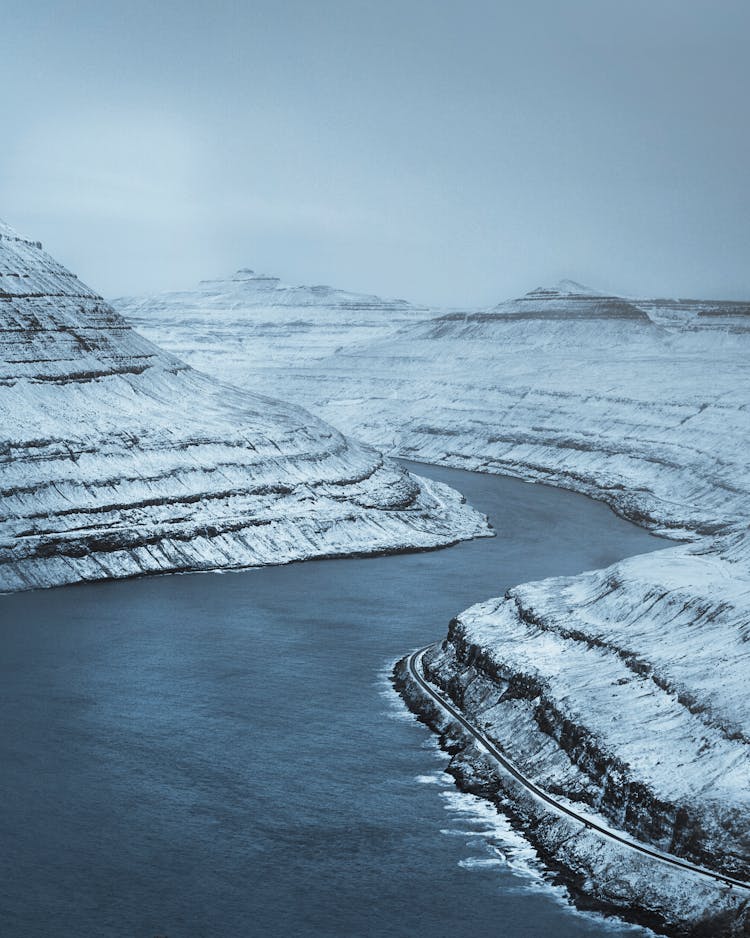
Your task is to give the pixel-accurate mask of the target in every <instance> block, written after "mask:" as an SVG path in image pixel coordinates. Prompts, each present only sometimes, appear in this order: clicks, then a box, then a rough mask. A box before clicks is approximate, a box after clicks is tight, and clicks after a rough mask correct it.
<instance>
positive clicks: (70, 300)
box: [0, 223, 486, 589]
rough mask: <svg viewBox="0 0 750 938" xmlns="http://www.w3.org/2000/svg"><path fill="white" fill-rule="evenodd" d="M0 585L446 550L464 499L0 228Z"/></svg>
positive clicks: (472, 520)
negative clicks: (246, 378)
mask: <svg viewBox="0 0 750 938" xmlns="http://www.w3.org/2000/svg"><path fill="white" fill-rule="evenodd" d="M0 427H2V439H1V440H0V491H1V492H2V511H1V513H0V589H23V588H27V587H33V586H49V585H54V584H60V583H69V582H73V581H76V580H81V579H85V580H91V579H101V578H109V577H122V576H133V575H137V574H141V573H146V572H164V571H174V570H190V569H200V570H206V569H214V568H218V567H221V568H230V567H240V566H250V565H256V564H267V563H283V562H287V561H290V560H297V559H301V558H305V557H311V556H320V555H327V554H345V553H358V552H373V551H379V550H395V549H402V548H423V547H434V546H437V545H440V544H445V543H449V542H451V543H452V542H455V541H456V540H457V539H461V538H462V537H471V536H474V535H477V534H482V533H486V529H485V526H484V524H483V521H482V519H481V518H480V516H478V515H477V514H476V513H475V512H473V511H472V510H471V509H470V508H469V507H468V506H466V505H465V504H463V503H462V498H461V496H459V495H458V494H457V493H455V492H453V491H451V490H449V489H447V488H446V487H445V486H440V485H437V484H434V483H431V482H427V481H424V480H421V479H418V478H416V477H415V476H412V475H410V474H408V473H406V472H404V471H403V470H402V469H401V468H400V467H398V466H396V465H394V464H393V463H391V462H389V461H387V460H384V459H383V457H382V456H381V454H380V453H379V452H378V451H376V450H375V449H373V448H372V447H369V446H367V445H360V444H359V443H355V442H353V441H351V440H349V439H348V438H346V437H345V436H343V435H342V434H341V433H339V432H338V431H336V430H334V429H333V428H332V427H330V426H327V425H326V424H325V423H323V422H322V421H321V420H320V419H316V418H314V417H312V416H311V415H310V414H309V413H307V412H306V411H304V410H302V409H300V408H299V407H297V406H295V405H293V404H286V403H282V402H280V401H278V400H275V399H272V398H270V397H265V396H260V395H257V394H253V393H249V392H247V391H240V390H237V389H236V388H233V387H230V386H228V385H225V384H222V383H220V382H219V381H217V380H216V379H214V378H211V377H208V376H207V375H205V374H202V373H200V372H197V371H194V370H193V369H192V368H190V367H189V366H188V365H186V364H184V363H183V362H182V361H180V360H179V359H177V358H176V357H174V356H173V355H171V354H169V353H167V352H164V351H162V350H161V349H160V348H157V347H156V346H154V345H153V344H151V342H149V341H148V340H147V339H145V338H143V337H142V336H141V335H139V334H138V333H137V332H135V331H134V330H133V329H132V328H131V327H130V326H129V325H128V324H127V323H126V322H125V320H123V319H122V317H121V316H120V315H119V314H117V313H116V312H115V311H114V310H113V309H112V308H111V307H110V306H109V305H108V304H107V303H105V302H104V300H102V298H101V297H99V296H97V294H96V293H94V291H92V290H91V289H90V288H88V287H87V286H86V285H85V284H83V283H81V282H80V281H79V280H78V278H77V277H76V276H75V275H74V274H72V273H70V272H69V271H67V270H66V269H65V268H64V267H62V266H61V265H60V264H58V263H57V262H56V261H55V260H53V258H51V257H50V256H49V255H48V254H46V253H45V252H44V251H43V250H42V247H41V245H40V244H39V243H38V242H33V241H29V240H27V239H25V238H22V237H21V236H20V235H18V234H17V233H16V232H15V231H14V230H13V229H12V228H10V227H9V226H8V225H5V224H3V223H0Z"/></svg>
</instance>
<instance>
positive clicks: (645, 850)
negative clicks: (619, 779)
mask: <svg viewBox="0 0 750 938" xmlns="http://www.w3.org/2000/svg"><path fill="white" fill-rule="evenodd" d="M436 644H439V643H438V642H435V643H434V644H432V645H426V646H425V647H424V648H420V649H419V651H415V652H413V653H412V654H411V655H410V656H409V658H408V659H407V667H408V669H409V673H410V674H411V676H412V677H413V678H414V680H415V681H416V682H417V684H418V685H419V687H420V688H421V689H422V690H423V691H424V692H425V693H426V694H428V695H429V696H430V697H431V698H432V699H433V700H435V701H436V702H437V703H438V704H439V705H440V706H441V707H442V709H443V710H445V711H446V712H447V713H449V714H450V716H451V717H453V719H454V720H456V721H457V722H458V723H459V724H460V725H461V727H462V728H463V729H464V730H466V732H467V733H469V734H470V735H471V736H472V737H473V738H474V739H475V740H476V741H477V742H478V743H479V745H480V746H481V747H482V748H483V749H484V750H486V752H488V753H489V754H490V755H491V756H492V758H493V759H494V760H495V761H496V762H497V763H498V764H499V765H500V767H501V768H502V769H503V770H504V771H505V772H507V773H508V774H509V775H511V776H512V777H513V778H514V779H515V780H516V781H517V782H520V783H521V785H523V787H524V788H526V789H527V791H529V792H531V794H532V795H534V797H536V798H537V799H538V800H539V801H542V802H544V804H545V805H547V807H550V808H552V809H553V810H554V811H556V812H557V813H558V814H564V815H566V816H567V817H570V818H573V820H575V821H578V822H579V823H581V824H582V825H584V826H585V827H587V828H588V829H589V830H592V831H596V833H597V834H601V835H602V836H603V837H607V838H608V839H609V840H614V841H616V842H617V843H619V844H622V845H623V846H625V847H628V848H629V849H631V850H635V851H637V852H638V853H642V854H645V855H646V856H648V857H651V858H653V859H655V860H659V861H660V862H661V863H667V864H669V865H670V866H675V867H679V868H680V869H682V870H686V871H687V872H689V873H693V874H695V875H697V876H703V877H706V878H708V879H711V880H714V881H715V882H717V883H720V884H722V885H724V886H727V887H728V888H730V889H731V888H734V887H737V888H738V889H742V890H744V891H746V892H750V883H746V882H743V880H741V879H735V878H734V877H732V876H728V875H726V874H725V873H716V872H714V871H713V870H707V869H705V868H704V867H701V866H696V865H695V864H693V863H690V862H689V861H687V860H681V859H679V858H678V857H675V856H673V855H672V854H669V853H662V852H661V851H660V850H656V849H654V848H653V847H649V846H647V845H646V844H643V843H641V842H640V841H637V840H633V839H631V838H630V837H628V836H627V834H624V833H622V832H620V831H616V830H611V829H610V828H608V827H605V826H604V825H603V824H600V823H597V822H596V821H594V820H592V819H591V818H589V817H587V816H586V815H583V814H579V813H578V812H577V811H575V810H574V809H573V808H571V807H568V805H566V804H563V803H562V802H560V801H557V800H556V799H555V798H553V797H552V795H550V794H548V793H547V792H546V791H544V789H543V788H540V787H539V786H538V785H536V784H535V783H534V782H532V781H531V779H529V778H527V777H526V776H525V775H524V774H523V773H522V772H520V771H519V770H518V769H517V768H516V767H515V766H514V765H513V763H512V762H511V761H510V760H509V759H507V758H506V757H505V756H504V755H503V754H502V753H501V752H500V751H499V750H498V748H497V746H495V744H494V743H493V742H492V741H491V740H490V739H488V738H487V737H486V736H485V735H484V733H482V731H481V730H479V729H477V728H476V727H475V726H474V725H473V724H471V723H470V722H469V721H468V720H467V719H466V717H464V716H463V714H462V713H461V711H460V710H458V709H457V708H456V707H455V706H454V705H453V704H452V703H451V702H450V701H449V700H447V699H446V698H445V697H444V696H443V694H441V693H440V691H438V690H437V688H436V687H435V686H434V684H431V683H430V682H429V681H427V679H426V678H425V677H424V669H423V665H422V658H423V656H424V654H425V652H427V651H429V650H430V648H434V647H435V645H436Z"/></svg>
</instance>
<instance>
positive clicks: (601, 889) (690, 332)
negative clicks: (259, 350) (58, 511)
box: [125, 281, 750, 934]
mask: <svg viewBox="0 0 750 938" xmlns="http://www.w3.org/2000/svg"><path fill="white" fill-rule="evenodd" d="M137 309H138V315H139V322H140V323H141V324H142V326H143V328H144V330H145V331H147V332H149V331H150V332H151V334H158V335H160V336H161V337H162V338H163V340H164V341H165V342H166V343H167V344H168V343H169V338H168V330H167V329H166V328H165V325H164V322H163V320H162V316H161V312H160V309H159V303H158V301H155V302H148V301H141V302H140V303H139V304H138V307H137ZM125 311H126V312H127V309H125ZM172 314H174V311H173V313H172ZM246 315H247V316H248V318H250V319H252V320H253V326H252V328H253V329H254V330H257V332H260V333H263V332H264V331H266V332H267V333H268V334H269V335H270V331H271V329H273V330H274V336H273V341H270V339H269V341H268V344H267V345H266V346H265V347H264V355H265V356H266V362H265V367H264V369H263V371H262V372H259V371H257V369H256V368H255V361H254V359H253V357H252V356H248V358H247V359H245V360H243V358H242V356H241V355H240V354H238V352H237V349H238V348H239V346H238V345H237V344H236V343H233V342H227V341H226V339H227V335H226V334H220V333H219V332H217V331H213V330H212V328H211V321H210V317H209V316H205V317H203V318H202V319H201V328H200V332H199V338H197V337H195V338H192V339H191V337H190V333H189V330H187V329H186V330H184V331H183V332H182V333H181V335H180V343H181V344H180V351H181V353H182V354H184V355H185V357H186V358H187V359H188V360H191V361H196V362H201V363H202V364H208V363H210V364H211V367H212V368H213V369H214V371H215V373H216V374H231V376H232V380H233V381H235V382H237V383H238V384H242V385H243V386H245V387H247V388H258V387H259V386H262V384H264V383H266V382H268V381H270V380H273V381H274V383H275V385H276V386H277V387H278V388H279V389H280V391H279V393H283V394H285V395H287V396H288V397H289V398H290V399H292V400H294V401H296V402H297V403H300V404H303V405H304V406H306V407H309V408H310V409H311V410H313V411H314V412H315V413H316V414H318V415H320V416H322V417H323V418H325V419H326V420H328V421H330V422H331V423H333V424H334V425H335V426H337V427H338V428H340V429H341V430H343V431H344V432H346V433H351V434H353V435H355V436H357V437H359V438H360V439H364V440H367V441H368V442H370V443H371V444H372V445H376V446H378V447H381V448H384V449H386V450H390V451H392V452H395V453H399V454H402V455H405V456H408V457H411V458H414V459H418V460H424V461H426V462H432V463H441V464H444V465H451V466H457V467H463V468H469V469H476V470H480V471H484V472H502V473H510V474H512V475H517V476H520V477H522V478H526V479H529V480H539V481H544V482H551V483H553V484H556V485H562V486H566V487H569V488H572V489H576V490H578V491H582V492H585V493H587V494H589V495H592V496H594V497H596V498H601V499H604V500H605V501H607V502H608V503H609V504H610V505H611V506H612V507H613V508H614V509H615V510H617V511H618V512H621V513H622V514H624V515H626V516H627V517H629V518H631V519H633V520H636V521H638V522H640V523H641V524H644V525H646V526H648V527H649V528H651V529H652V530H654V531H657V532H661V533H665V534H669V535H670V536H673V537H677V538H679V539H684V540H686V541H687V542H688V543H686V544H683V545H681V546H677V547H671V548H669V549H665V550H664V551H662V552H659V553H658V554H650V555H649V556H648V557H644V558H633V559H631V560H628V561H624V562H622V563H620V564H617V565H615V566H614V567H611V568H608V569H606V570H601V571H595V572H592V573H588V574H585V575H581V576H578V577H573V578H567V579H560V580H549V581H544V582H542V583H537V584H531V585H527V586H523V587H518V588H516V589H513V590H511V591H510V592H509V593H508V595H507V596H506V597H504V598H497V599H492V600H487V598H486V597H485V598H484V599H485V600H486V601H485V602H482V603H480V604H479V605H477V606H476V607H473V608H472V609H470V610H468V611H467V612H466V613H464V614H462V615H461V616H460V617H459V618H458V621H457V623H455V624H454V625H453V626H452V627H451V629H450V631H449V634H448V639H447V641H446V642H445V643H444V645H443V647H442V648H441V649H440V650H436V651H435V652H434V653H431V654H428V655H427V656H426V664H427V667H428V669H429V672H430V674H431V677H432V678H433V680H434V681H435V682H437V683H438V684H439V685H440V686H441V687H442V688H443V690H444V692H445V693H447V694H449V695H450V696H452V697H453V699H454V700H455V701H456V702H457V703H458V704H459V705H460V706H461V707H462V708H463V709H464V712H465V713H467V714H468V715H469V716H470V717H471V718H473V719H475V720H476V722H477V723H479V724H480V725H482V726H486V727H489V731H490V732H491V734H492V735H493V737H494V738H495V739H496V740H497V742H498V743H499V744H500V745H501V747H505V748H506V750H507V751H508V752H511V753H513V755H514V757H515V758H517V759H518V761H519V764H521V765H522V766H523V767H524V769H525V770H526V771H527V772H528V773H529V774H530V775H531V776H532V777H535V778H537V780H538V781H539V783H540V784H542V785H544V786H546V787H550V788H552V789H553V790H554V791H556V792H558V793H560V794H561V795H562V796H563V797H566V798H568V799H570V800H571V802H578V803H581V804H584V805H588V806H589V807H590V809H591V810H592V811H594V812H596V813H597V814H598V815H599V816H601V817H603V818H604V820H605V821H606V822H607V823H610V824H612V825H614V826H616V827H618V828H620V829H624V830H626V831H628V832H630V833H631V834H633V835H634V836H637V837H638V838H640V839H642V840H646V841H648V842H650V843H653V844H654V845H655V846H658V847H659V848H660V849H664V850H671V851H673V852H675V853H676V854H678V855H680V856H685V857H688V858H691V859H692V860H694V861H695V862H698V863H702V864H706V865H708V866H711V867H712V868H715V869H721V870H725V871H727V872H732V873H736V874H737V875H740V876H744V877H747V876H750V866H748V859H747V857H748V844H747V835H746V818H747V816H748V812H749V811H750V803H749V802H748V791H749V790H750V775H748V771H749V770H748V765H750V749H749V748H748V747H749V746H750V722H749V717H748V713H747V708H746V706H745V689H746V681H747V674H748V673H750V651H748V649H749V648H750V644H749V643H748V641H747V634H746V633H747V629H748V623H749V622H750V575H749V574H748V558H750V537H748V520H749V519H750V469H748V463H747V452H748V446H750V383H749V382H748V381H747V362H748V360H749V359H750V305H748V304H745V303H738V302H721V301H714V300H682V299H679V300H661V299H645V300H641V299H634V298H627V297H619V296H608V295H602V294H600V293H598V292H597V291H595V290H592V289H590V288H587V287H584V286H582V285H581V284H577V283H575V282H572V281H564V282H562V283H560V284H556V285H554V286H551V287H539V288H536V289H534V290H532V291H531V292H529V293H528V294H526V295H525V296H522V297H519V298H517V299H513V300H508V301H505V302H502V303H499V304H498V305H497V306H495V307H492V308H490V309H486V310H477V311H460V312H449V313H443V314H440V313H439V311H433V314H432V316H426V315H423V314H421V313H420V316H419V318H418V319H417V320H416V321H410V322H403V321H402V320H401V321H394V323H393V329H392V330H391V332H390V334H386V335H382V334H381V335H376V336H374V337H371V338H370V339H369V340H367V341H359V342H357V343H349V342H347V343H340V344H341V345H342V346H343V347H342V348H339V349H338V350H337V351H335V352H332V353H331V354H328V355H323V356H322V357H321V355H320V349H315V350H314V352H313V355H312V356H311V359H310V360H309V361H307V362H305V361H304V359H303V357H302V356H301V355H300V352H299V347H298V346H297V345H296V341H297V340H296V337H295V335H294V330H293V328H292V327H290V326H289V325H288V324H285V322H288V320H287V321H285V320H284V319H282V317H278V318H277V319H275V320H270V319H269V318H268V317H267V316H264V318H263V321H262V322H261V321H260V320H259V318H258V317H257V315H256V313H255V311H254V310H253V309H248V310H247V311H246ZM327 315H328V316H330V317H331V318H333V319H336V318H338V319H339V321H340V322H342V323H345V324H346V325H345V331H346V333H347V335H349V336H354V335H356V334H357V327H356V325H355V322H354V320H356V319H357V317H358V316H359V315H360V314H359V313H358V312H357V311H356V310H351V309H350V310H347V311H346V312H345V313H342V312H341V311H339V310H336V309H335V308H334V307H331V308H330V310H329V313H328V314H327ZM368 315H369V313H368ZM401 315H402V314H401V312H399V313H398V317H401ZM321 318H324V317H323V316H322V314H321ZM239 321H240V317H238V318H237V320H236V322H237V323H239ZM237 328H241V327H240V326H239V325H238V326H237ZM363 335H364V334H363ZM287 341H288V342H289V344H290V346H291V347H293V348H294V353H293V354H290V353H288V352H287V349H286V343H287ZM191 345H192V347H191ZM207 345H208V346H210V348H211V352H210V354H209V353H208V352H207V350H206V346H207ZM550 536H554V532H553V531H551V532H550ZM665 546H666V545H665ZM436 626H438V624H437V623H436ZM412 705H413V706H415V708H417V709H418V708H419V706H420V705H419V702H418V701H417V700H412ZM426 715H427V716H428V717H429V714H427V713H426ZM473 758H474V756H473V755H472V749H471V747H470V746H468V747H467V748H466V749H464V750H462V751H460V752H459V753H458V754H457V755H456V756H455V757H454V761H455V764H456V766H457V767H458V770H459V771H462V772H464V773H468V775H469V776H471V774H472V772H473V771H474V769H473V768H472V766H473V764H474V763H473ZM516 807H518V806H516ZM519 810H521V809H520V808H519ZM521 813H523V812H521ZM526 822H527V824H528V830H527V833H528V836H529V837H530V838H531V839H532V840H535V842H536V843H537V845H538V846H540V847H541V848H542V849H543V850H544V852H545V853H546V855H548V856H549V857H551V858H553V859H554V861H555V862H556V863H562V864H563V865H564V866H566V868H567V869H569V870H572V871H573V874H574V876H576V877H578V879H577V880H576V881H578V882H584V883H585V885H584V886H583V887H581V888H582V889H583V891H584V892H586V893H587V894H588V895H589V896H595V897H596V898H597V899H598V900H599V901H601V902H603V903H605V904H607V905H609V906H613V907H616V908H619V909H621V910H622V911H623V912H624V914H630V912H629V911H628V910H631V911H632V909H634V908H637V909H639V910H640V912H641V913H644V912H645V914H647V915H653V916H655V920H658V921H662V922H666V923H672V925H673V924H674V923H675V922H683V923H684V922H686V921H689V922H692V923H693V924H694V923H695V922H696V921H697V920H698V919H699V918H701V917H702V916H704V915H707V914H710V915H711V916H714V919H713V920H712V921H713V922H714V924H713V925H712V926H711V927H712V928H714V931H713V932H711V933H712V934H724V933H725V932H724V931H721V929H719V926H718V925H717V924H716V922H717V921H718V919H716V918H715V916H719V917H721V916H722V915H724V914H725V913H727V914H729V917H730V919H732V916H734V912H732V911H731V909H732V908H734V906H733V903H734V898H733V897H732V896H729V897H727V896H721V895H720V894H719V893H718V892H717V891H716V889H714V888H713V887H711V888H709V889H707V890H703V889H702V887H700V888H699V887H697V886H695V884H693V883H691V884H689V885H686V883H685V882H684V881H679V877H678V879H677V880H675V877H674V876H673V875H672V874H671V873H668V872H666V871H665V870H664V869H662V868H661V867H659V865H658V864H656V865H653V864H648V863H646V864H643V863H641V864H640V865H638V864H636V865H635V866H634V865H633V864H632V863H631V862H630V860H629V859H628V858H627V857H626V856H624V855H623V854H622V853H621V852H618V851H616V850H615V851H610V850H601V849H599V848H598V847H595V846H594V844H593V842H592V841H591V838H590V837H589V836H588V835H587V834H586V832H585V831H584V832H581V831H578V832H577V833H576V832H573V833H571V832H570V831H568V830H565V829H564V827H565V826H564V825H560V824H556V823H555V822H551V821H549V819H548V818H547V819H546V820H545V821H544V823H540V818H539V817H538V816H537V815H535V813H534V811H531V812H530V813H527V814H526ZM691 927H692V926H691ZM721 927H722V928H723V927H724V926H721ZM726 933H727V934H728V932H726Z"/></svg>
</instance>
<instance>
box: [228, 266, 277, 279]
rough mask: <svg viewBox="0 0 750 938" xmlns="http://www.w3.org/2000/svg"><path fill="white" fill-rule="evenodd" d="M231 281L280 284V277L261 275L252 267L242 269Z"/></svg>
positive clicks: (233, 275) (236, 272) (234, 274)
mask: <svg viewBox="0 0 750 938" xmlns="http://www.w3.org/2000/svg"><path fill="white" fill-rule="evenodd" d="M230 280H263V281H270V282H271V283H278V282H279V278H278V277H269V276H268V275H267V274H259V273H256V272H255V271H254V270H252V269H251V268H250V267H240V269H239V270H236V271H235V272H234V273H233V274H232V276H231V277H230Z"/></svg>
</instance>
